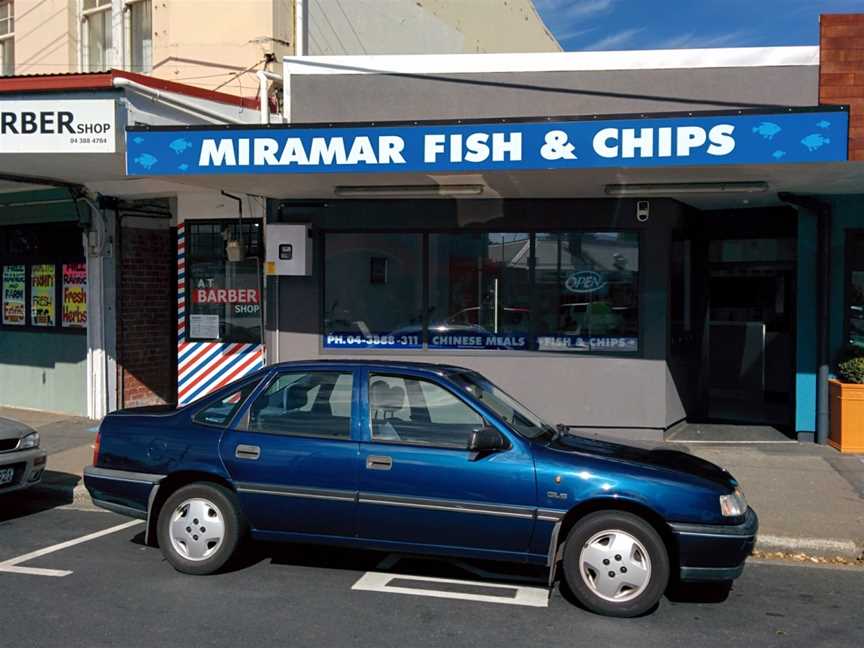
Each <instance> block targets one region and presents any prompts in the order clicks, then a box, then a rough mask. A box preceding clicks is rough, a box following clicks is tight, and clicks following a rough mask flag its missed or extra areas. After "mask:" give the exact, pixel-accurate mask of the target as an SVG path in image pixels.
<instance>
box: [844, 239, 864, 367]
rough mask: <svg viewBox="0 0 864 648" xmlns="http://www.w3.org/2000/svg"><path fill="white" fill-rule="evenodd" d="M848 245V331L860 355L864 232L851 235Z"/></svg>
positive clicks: (863, 344)
mask: <svg viewBox="0 0 864 648" xmlns="http://www.w3.org/2000/svg"><path fill="white" fill-rule="evenodd" d="M848 245H849V249H848V251H847V255H846V259H847V262H848V264H849V271H848V272H849V280H848V287H847V293H846V294H847V297H846V303H847V307H846V331H847V339H848V341H849V345H850V346H851V347H852V348H853V349H856V350H857V351H858V352H859V353H860V352H864V232H853V233H851V234H850V235H849V243H848Z"/></svg>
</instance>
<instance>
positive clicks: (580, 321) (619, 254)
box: [535, 232, 639, 352]
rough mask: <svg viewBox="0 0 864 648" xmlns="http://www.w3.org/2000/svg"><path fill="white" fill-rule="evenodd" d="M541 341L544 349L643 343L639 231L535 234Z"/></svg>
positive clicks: (605, 348)
mask: <svg viewBox="0 0 864 648" xmlns="http://www.w3.org/2000/svg"><path fill="white" fill-rule="evenodd" d="M535 245H536V261H535V265H536V293H537V298H538V302H539V303H538V331H537V347H538V349H539V350H541V351H595V352H634V351H638V349H639V317H638V311H639V308H638V306H639V304H638V294H639V289H638V277H639V235H638V234H636V233H623V232H590V233H586V232H562V233H554V234H537V235H536V244H535Z"/></svg>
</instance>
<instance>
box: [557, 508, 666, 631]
mask: <svg viewBox="0 0 864 648" xmlns="http://www.w3.org/2000/svg"><path fill="white" fill-rule="evenodd" d="M562 568H563V572H564V579H565V580H566V584H567V586H568V587H569V589H570V591H571V592H572V594H573V596H574V597H575V598H576V600H577V601H578V602H579V604H581V605H582V606H583V607H585V609H587V610H589V611H591V612H595V613H597V614H603V615H606V616H614V617H635V616H640V615H642V614H645V613H647V612H649V611H650V610H652V609H653V608H654V607H655V606H656V605H657V603H658V602H659V601H660V597H662V596H663V592H664V591H665V590H666V586H667V584H668V582H669V553H668V551H667V550H666V546H665V544H664V543H663V539H662V538H661V537H660V534H658V533H657V531H656V530H655V529H654V527H652V526H651V525H650V524H649V523H648V522H646V521H645V520H644V519H642V518H640V517H639V516H637V515H633V514H632V513H626V512H623V511H600V512H597V513H591V514H589V515H586V516H585V517H584V518H582V519H581V520H579V521H578V522H577V523H576V524H575V525H574V526H573V528H572V529H571V530H570V532H569V533H568V534H567V540H566V544H565V546H564V555H563V565H562Z"/></svg>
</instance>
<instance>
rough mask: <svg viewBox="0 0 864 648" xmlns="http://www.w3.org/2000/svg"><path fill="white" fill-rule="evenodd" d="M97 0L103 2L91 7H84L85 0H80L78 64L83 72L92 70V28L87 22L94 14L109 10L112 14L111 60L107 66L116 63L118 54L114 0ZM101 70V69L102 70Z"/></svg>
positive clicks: (109, 66)
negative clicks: (114, 31) (116, 54)
mask: <svg viewBox="0 0 864 648" xmlns="http://www.w3.org/2000/svg"><path fill="white" fill-rule="evenodd" d="M97 2H102V3H103V4H100V5H98V6H96V7H92V8H90V9H85V8H84V0H78V15H79V16H80V18H81V20H80V21H79V25H78V43H79V46H78V66H79V69H80V71H81V72H91V71H92V70H90V30H89V29H87V23H88V21H89V20H90V18H92V17H93V16H97V15H99V14H103V13H105V12H109V13H111V15H112V20H111V25H110V29H111V47H110V48H109V51H110V56H111V62H110V64H109V65H108V66H107V68H111V67H113V66H114V64H115V60H116V58H117V57H116V56H115V51H116V42H115V40H116V39H115V38H114V33H113V30H114V20H113V12H114V0H97ZM100 71H101V70H100Z"/></svg>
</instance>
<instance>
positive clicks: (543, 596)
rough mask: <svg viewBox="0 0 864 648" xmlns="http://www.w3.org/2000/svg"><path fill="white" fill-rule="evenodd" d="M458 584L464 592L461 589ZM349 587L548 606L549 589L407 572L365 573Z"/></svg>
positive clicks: (435, 596) (367, 590)
mask: <svg viewBox="0 0 864 648" xmlns="http://www.w3.org/2000/svg"><path fill="white" fill-rule="evenodd" d="M394 581H395V582H399V583H404V582H405V581H413V582H416V583H417V587H406V586H404V585H393V584H391V583H393V582H394ZM436 586H437V589H436ZM460 587H462V588H464V589H465V590H466V591H462V592H460V591H459V588H460ZM351 589H352V590H358V591H364V592H386V593H389V594H407V595H409V596H430V597H433V598H445V599H459V600H463V601H479V602H481V603H500V604H503V605H523V606H528V607H548V606H549V590H548V589H546V588H543V587H526V586H524V585H506V584H502V583H487V582H483V581H465V580H455V579H452V578H431V577H428V576H413V575H409V574H393V573H383V572H366V573H365V574H363V576H361V577H360V578H359V579H358V580H357V582H356V583H354V585H352V586H351ZM471 590H474V591H471ZM477 590H499V591H500V595H497V594H480V593H478V592H477Z"/></svg>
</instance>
